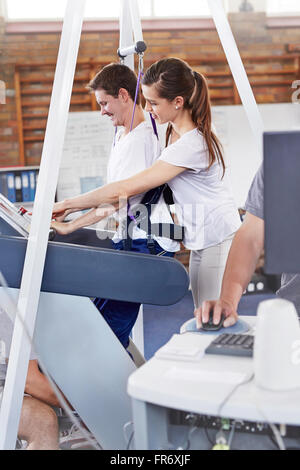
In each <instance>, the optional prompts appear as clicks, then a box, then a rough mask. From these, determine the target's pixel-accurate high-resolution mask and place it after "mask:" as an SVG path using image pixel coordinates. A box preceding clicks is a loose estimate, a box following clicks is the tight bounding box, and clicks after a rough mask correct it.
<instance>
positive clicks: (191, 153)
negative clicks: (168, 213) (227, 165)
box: [159, 129, 241, 250]
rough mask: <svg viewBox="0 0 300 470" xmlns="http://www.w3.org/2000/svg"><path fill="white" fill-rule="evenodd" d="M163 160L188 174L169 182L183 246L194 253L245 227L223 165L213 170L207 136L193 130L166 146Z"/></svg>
mask: <svg viewBox="0 0 300 470" xmlns="http://www.w3.org/2000/svg"><path fill="white" fill-rule="evenodd" d="M159 159H160V160H162V161H164V162H167V163H170V164H172V165H175V166H181V167H184V168H187V170H186V171H184V172H183V173H181V174H180V175H178V176H176V177H175V178H173V179H172V180H171V181H169V183H168V184H169V186H170V188H171V189H172V191H173V197H174V202H175V207H176V214H177V217H178V220H179V223H180V224H181V225H183V226H184V227H185V239H184V241H183V244H184V245H185V247H186V248H188V249H190V250H201V249H203V248H207V247H209V246H214V245H217V244H218V243H221V242H222V241H223V240H225V239H226V238H227V237H228V236H229V235H231V234H233V233H234V232H235V231H236V230H238V228H239V227H240V225H241V221H240V217H239V214H238V209H237V207H236V205H235V203H234V200H233V197H232V193H231V189H230V185H229V182H228V180H227V178H226V176H224V178H223V179H222V174H223V170H222V166H221V165H219V164H218V163H217V162H215V163H214V164H213V165H212V166H211V168H210V169H209V170H207V167H208V151H207V147H206V142H205V139H204V137H203V135H202V134H201V133H200V132H199V131H198V130H197V129H193V130H191V131H189V132H186V133H185V134H184V135H183V136H182V137H180V139H178V140H177V141H176V142H175V143H174V144H171V145H169V146H168V147H166V148H165V149H164V150H163V152H162V154H161V156H160V158H159Z"/></svg>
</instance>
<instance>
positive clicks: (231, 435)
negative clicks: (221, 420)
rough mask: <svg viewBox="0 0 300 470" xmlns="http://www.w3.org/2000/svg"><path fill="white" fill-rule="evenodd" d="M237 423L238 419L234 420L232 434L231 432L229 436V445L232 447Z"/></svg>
mask: <svg viewBox="0 0 300 470" xmlns="http://www.w3.org/2000/svg"><path fill="white" fill-rule="evenodd" d="M235 425H236V421H233V423H232V425H231V426H232V427H231V431H230V434H229V437H228V441H227V443H228V445H229V447H230V448H231V443H232V440H233V436H234V432H235Z"/></svg>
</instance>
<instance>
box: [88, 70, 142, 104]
mask: <svg viewBox="0 0 300 470" xmlns="http://www.w3.org/2000/svg"><path fill="white" fill-rule="evenodd" d="M136 85H137V77H136V74H135V73H134V71H133V70H131V69H130V68H129V67H127V65H122V64H119V63H112V64H109V65H106V66H105V67H103V69H101V70H100V72H98V73H97V75H96V76H95V77H94V78H93V79H92V80H91V81H90V83H89V84H88V86H87V88H88V89H89V90H90V91H96V90H98V89H102V90H104V91H105V93H107V94H108V95H111V96H113V97H114V98H117V97H118V95H119V90H120V88H124V89H125V90H127V91H128V93H129V96H130V97H131V99H132V101H134V99H135V93H136ZM137 104H140V96H139V94H138V97H137Z"/></svg>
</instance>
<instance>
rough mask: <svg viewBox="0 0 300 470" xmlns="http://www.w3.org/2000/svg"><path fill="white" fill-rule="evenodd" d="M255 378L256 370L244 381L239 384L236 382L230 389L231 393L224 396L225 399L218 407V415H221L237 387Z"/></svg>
mask: <svg viewBox="0 0 300 470" xmlns="http://www.w3.org/2000/svg"><path fill="white" fill-rule="evenodd" d="M253 378H254V372H252V373H251V374H250V376H249V377H248V378H247V379H245V380H243V382H239V383H238V384H236V385H235V386H234V387H233V389H232V390H231V391H230V393H229V394H228V395H227V396H226V397H225V398H224V400H223V401H222V402H221V403H220V405H219V407H218V410H217V415H218V416H221V412H222V409H223V408H224V406H225V405H226V403H227V402H228V400H229V399H230V398H231V397H232V395H233V394H234V393H235V392H236V391H237V389H238V388H239V387H241V386H242V385H246V384H247V383H249V382H251V381H252V380H253Z"/></svg>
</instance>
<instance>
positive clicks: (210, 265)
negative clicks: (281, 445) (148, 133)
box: [53, 58, 240, 307]
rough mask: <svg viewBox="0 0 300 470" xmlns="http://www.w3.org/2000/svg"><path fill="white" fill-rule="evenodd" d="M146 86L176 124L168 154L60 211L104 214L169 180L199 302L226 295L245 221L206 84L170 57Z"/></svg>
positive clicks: (164, 117) (154, 108)
mask: <svg viewBox="0 0 300 470" xmlns="http://www.w3.org/2000/svg"><path fill="white" fill-rule="evenodd" d="M142 90H143V95H144V97H145V99H146V110H147V111H150V112H151V114H152V117H153V118H154V119H155V120H156V121H157V122H158V123H159V124H164V123H169V127H168V131H167V144H168V145H167V147H166V148H165V149H164V150H163V151H162V153H161V156H160V157H159V158H158V160H157V161H156V162H155V163H154V164H153V165H152V166H151V167H150V168H148V169H146V170H144V171H142V172H140V173H138V174H136V175H135V176H132V177H130V178H127V179H123V180H121V181H119V182H114V183H111V184H108V185H106V186H103V187H101V188H99V189H96V190H94V191H91V192H89V193H86V194H83V195H81V196H78V197H75V198H72V199H68V200H65V201H63V202H60V203H57V204H55V206H54V212H53V216H54V217H55V216H60V215H62V214H64V213H65V212H66V211H68V210H74V208H81V209H87V208H95V211H97V208H99V207H101V205H102V204H107V203H108V204H113V205H117V204H122V201H124V199H126V198H130V197H132V196H134V195H137V194H141V193H143V192H145V191H148V190H149V189H151V188H154V187H157V186H160V185H161V184H163V183H166V182H168V185H169V186H170V188H171V189H172V192H173V197H174V202H175V206H176V214H177V217H178V219H179V222H180V223H181V224H182V225H183V226H184V228H185V237H184V241H183V244H184V246H185V247H186V248H188V249H190V250H191V258H190V277H191V286H192V292H193V298H194V303H195V307H199V305H200V304H201V302H202V301H203V300H205V299H210V298H217V297H218V296H219V293H220V288H221V282H222V277H223V272H224V268H225V264H226V259H227V256H228V252H229V249H230V245H231V240H232V238H233V235H234V233H235V232H236V230H237V229H238V228H239V226H240V218H239V214H238V210H237V207H236V206H235V203H234V201H233V198H232V195H231V190H230V186H229V184H228V181H227V178H226V175H225V163H224V159H223V155H222V149H221V145H220V143H219V141H218V138H217V137H216V135H215V133H214V132H213V129H212V122H211V107H210V100H209V93H208V88H207V84H206V81H205V79H204V77H203V76H202V75H201V74H199V73H197V72H193V71H192V69H191V68H190V67H189V65H188V64H187V63H186V62H184V61H182V60H180V59H176V58H169V59H162V60H160V61H158V62H156V63H155V64H153V65H152V66H151V67H149V69H148V70H147V71H146V73H145V75H144V78H143V81H142ZM98 216H99V212H98ZM99 217H100V216H99ZM91 223H92V217H91Z"/></svg>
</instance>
